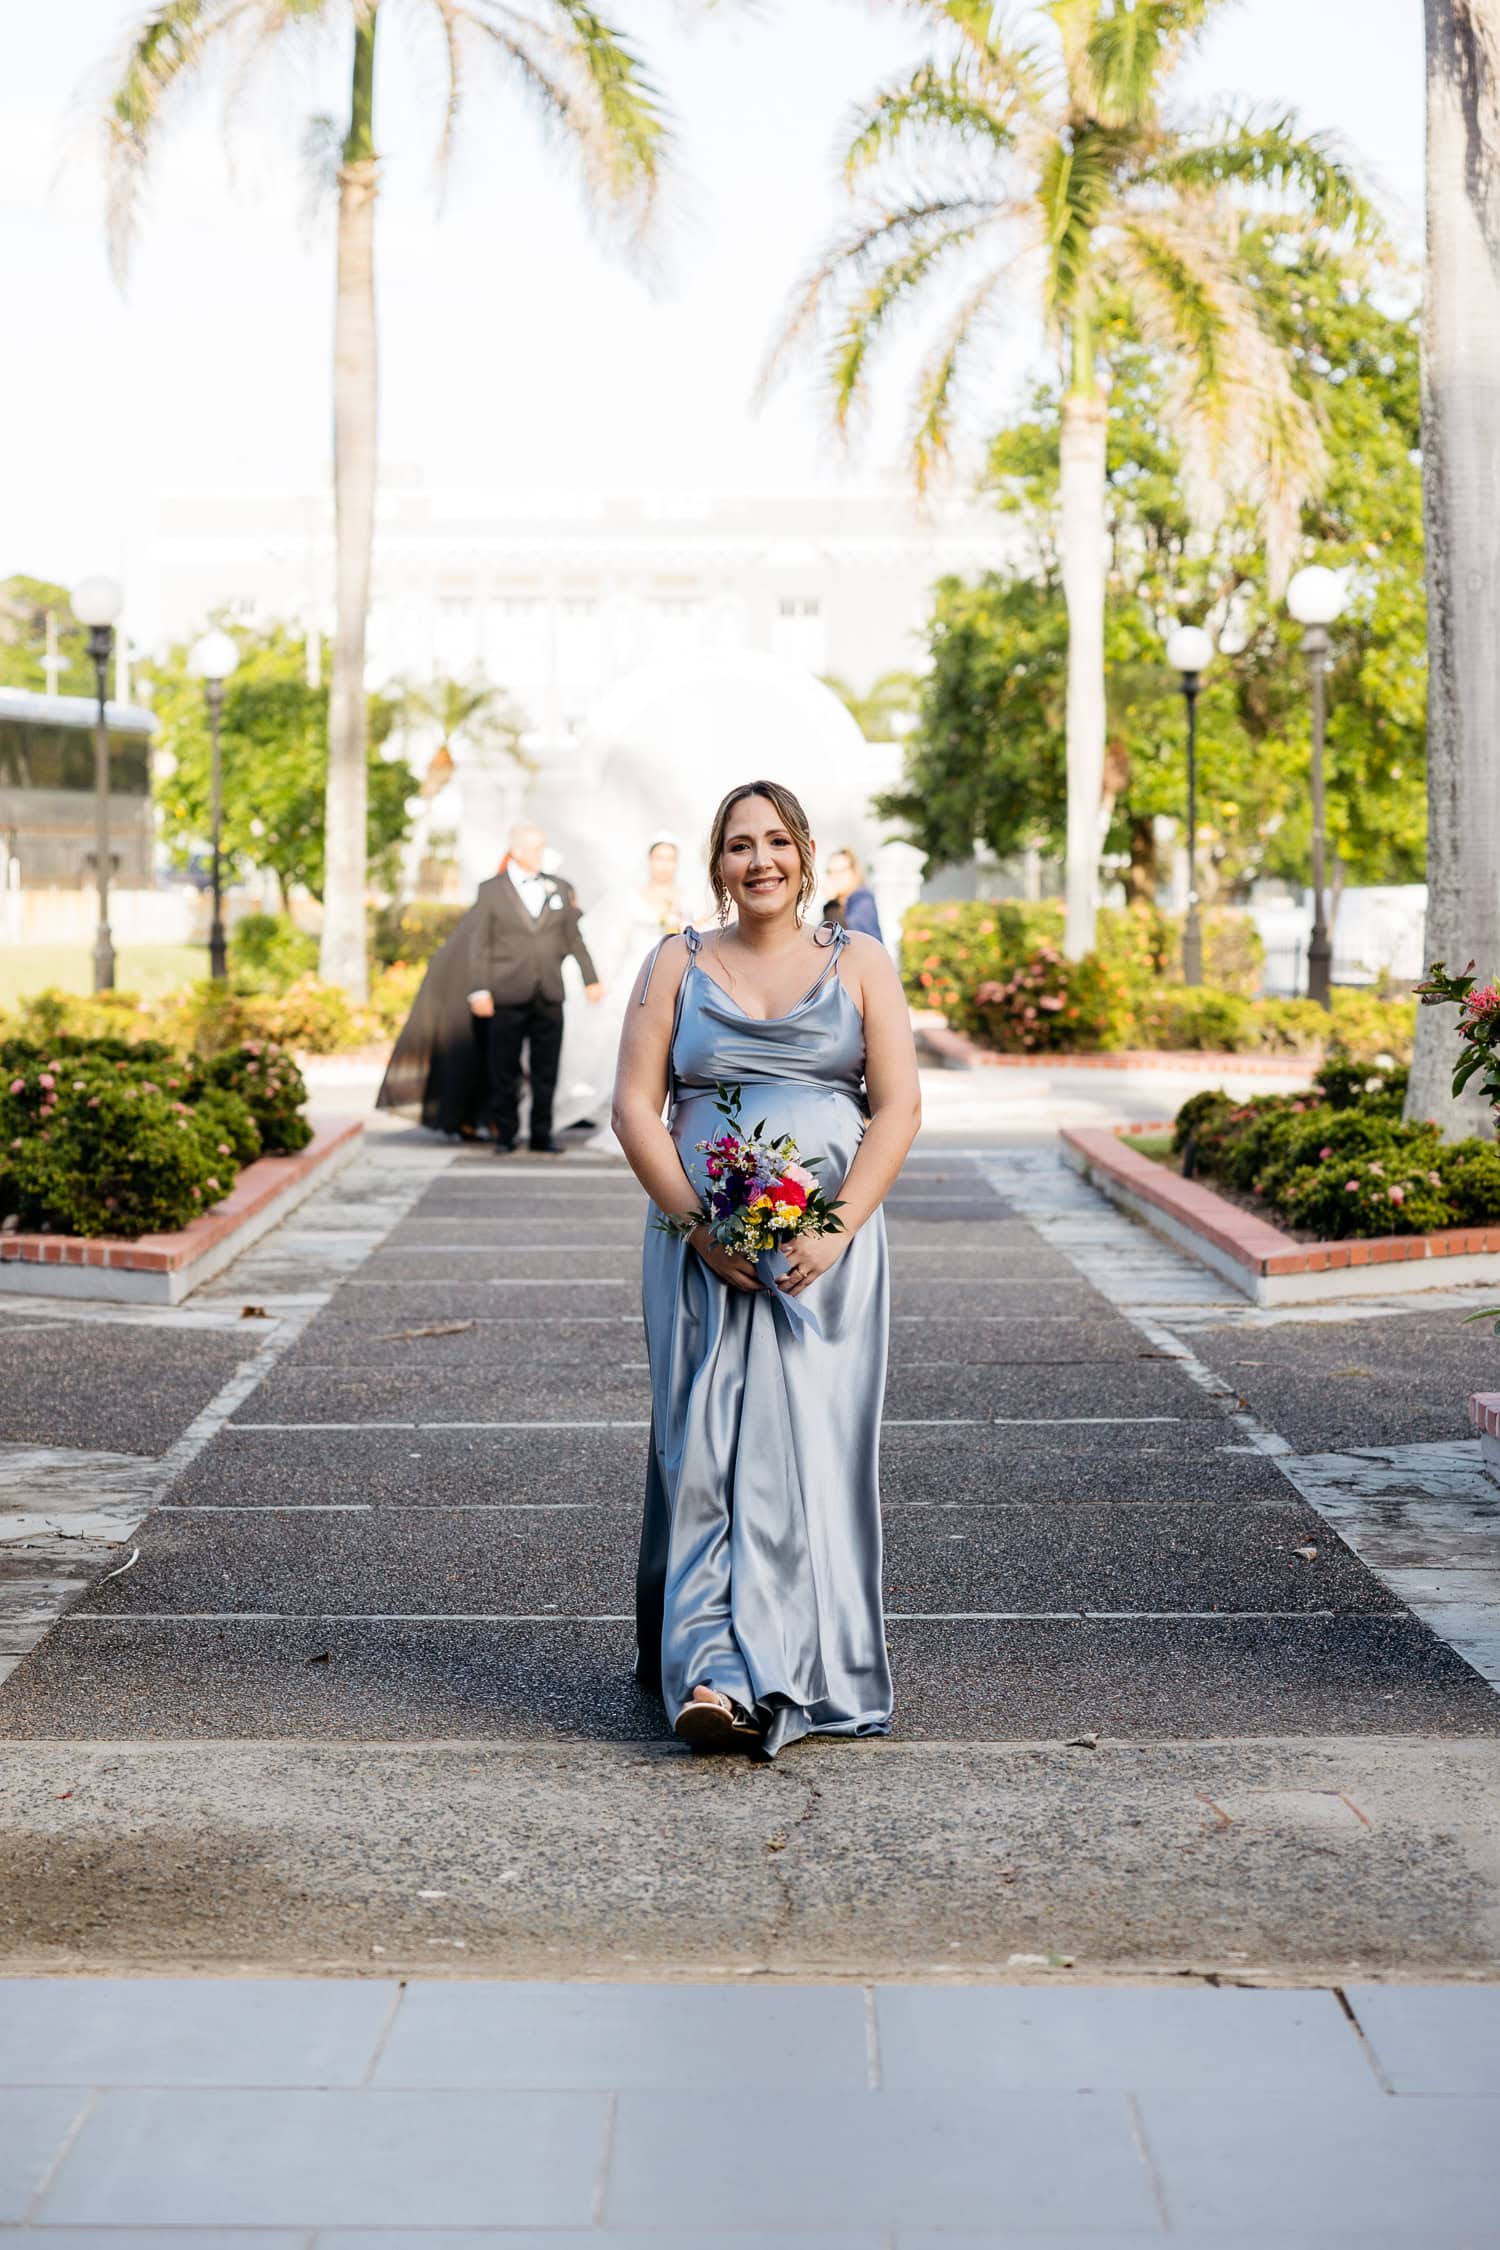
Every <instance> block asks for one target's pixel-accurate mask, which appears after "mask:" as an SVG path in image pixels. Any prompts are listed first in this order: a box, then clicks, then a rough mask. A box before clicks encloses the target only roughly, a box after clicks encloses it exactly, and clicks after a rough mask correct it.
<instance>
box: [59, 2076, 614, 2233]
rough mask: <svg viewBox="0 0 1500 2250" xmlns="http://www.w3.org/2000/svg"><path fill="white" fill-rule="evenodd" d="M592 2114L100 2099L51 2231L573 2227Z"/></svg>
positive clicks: (403, 2102)
mask: <svg viewBox="0 0 1500 2250" xmlns="http://www.w3.org/2000/svg"><path fill="white" fill-rule="evenodd" d="M607 2113H608V2102H607V2100H606V2098H605V2097H604V2096H603V2095H602V2094H589V2093H485V2094H477V2093H454V2094H427V2093H399V2094H375V2093H342V2092H340V2093H269V2092H255V2093H226V2092H220V2091H214V2090H209V2091H200V2092H187V2091H175V2092H150V2093H147V2092H140V2091H129V2090H127V2091H122V2092H118V2093H116V2092H110V2093H106V2094H104V2095H102V2096H101V2097H100V2100H99V2102H98V2104H97V2106H96V2107H95V2108H94V2109H93V2110H92V2111H91V2112H90V2114H89V2116H88V2117H87V2118H86V2119H85V2121H84V2124H83V2127H82V2129H81V2130H80V2132H79V2134H78V2137H77V2139H76V2140H75V2141H74V2142H73V2145H72V2147H71V2148H70V2149H69V2151H68V2153H67V2155H66V2157H65V2158H64V2160H63V2162H62V2164H61V2166H60V2167H59V2170H58V2173H57V2177H56V2179H55V2180H54V2181H53V2182H52V2184H51V2186H50V2187H49V2189H48V2191H47V2194H46V2196H45V2197H44V2199H43V2201H42V2204H41V2206H40V2216H41V2217H42V2219H43V2220H44V2221H45V2223H46V2225H47V2226H48V2227H51V2226H54V2225H56V2226H63V2225H72V2226H96V2227H97V2226H106V2225H112V2226H145V2227H149V2226H157V2227H163V2228H165V2227H184V2226H225V2225H233V2226H241V2227H255V2226H259V2227H286V2226H304V2227H315V2226H365V2227H369V2226H387V2227H396V2226H413V2225H423V2226H458V2227H462V2226H470V2227H473V2226H496V2225H500V2226H507V2225H508V2226H532V2227H538V2226H542V2227H545V2226H573V2227H580V2226H587V2225H588V2223H589V2220H590V2218H591V2216H592V2211H593V2203H594V2195H595V2189H596V2183H597V2179H598V2173H599V2165H600V2160H601V2157H602V2154H603V2149H604V2133H605V2120H606V2116H607Z"/></svg>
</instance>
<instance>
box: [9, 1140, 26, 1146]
mask: <svg viewBox="0 0 1500 2250" xmlns="http://www.w3.org/2000/svg"><path fill="white" fill-rule="evenodd" d="M10 1145H11V1147H12V1148H21V1147H23V1146H24V1143H23V1142H21V1141H12V1142H11V1144H10Z"/></svg>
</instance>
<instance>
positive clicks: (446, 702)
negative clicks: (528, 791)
mask: <svg viewBox="0 0 1500 2250" xmlns="http://www.w3.org/2000/svg"><path fill="white" fill-rule="evenodd" d="M397 714H398V721H399V724H400V725H401V726H403V727H423V728H432V727H436V729H437V731H438V735H439V742H438V747H437V749H436V750H435V751H434V753H433V756H434V757H435V758H438V759H443V758H446V759H447V760H448V761H449V763H450V764H451V761H452V756H453V745H454V743H455V742H461V743H465V744H467V745H468V746H469V747H470V748H472V749H475V750H480V751H498V752H499V753H500V754H501V755H502V756H504V757H507V758H512V759H514V761H515V763H516V764H517V765H518V766H521V767H524V768H525V769H526V771H528V772H530V771H531V769H532V765H533V761H532V759H530V758H529V757H528V756H527V754H526V752H525V751H524V750H523V749H522V748H521V736H522V735H523V734H524V732H525V730H526V718H525V714H524V712H523V711H522V710H521V707H520V705H519V704H518V703H517V702H516V701H515V699H514V697H513V696H512V695H511V693H510V691H509V689H508V688H503V687H497V686H496V685H495V683H494V682H493V681H492V680H486V679H483V678H475V679H469V680H455V679H452V678H450V677H449V676H448V675H447V674H443V675H442V676H441V677H440V678H438V679H435V680H413V681H408V682H407V683H406V685H405V686H404V687H403V688H402V689H401V691H400V695H399V697H398V700H397Z"/></svg>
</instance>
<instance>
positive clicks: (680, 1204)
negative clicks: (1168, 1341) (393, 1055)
mask: <svg viewBox="0 0 1500 2250" xmlns="http://www.w3.org/2000/svg"><path fill="white" fill-rule="evenodd" d="M816 852H817V847H816V844H815V842H814V839H813V837H812V835H811V832H810V830H809V827H808V822H807V817H806V815H805V814H804V812H803V810H802V807H801V805H800V804H799V803H798V801H797V799H796V797H795V796H794V795H793V794H792V792H791V791H790V790H789V789H786V788H785V787H783V786H782V785H781V784H780V783H777V782H771V781H753V782H747V783H744V784H742V785H741V786H740V787H739V788H737V789H734V790H731V791H730V793H729V794H728V796H726V797H725V799H724V801H723V803H722V804H721V806H720V807H719V810H718V813H717V815H716V816H715V820H714V824H713V829H712V833H711V836H710V840H709V873H710V879H711V881H712V884H713V890H714V897H715V899H716V901H717V904H718V909H719V921H720V928H719V929H718V931H717V932H715V933H713V934H712V935H711V936H709V937H707V938H705V937H703V936H701V935H700V934H699V932H698V931H696V930H693V929H688V930H684V931H683V932H682V933H681V935H680V936H674V937H667V938H663V940H662V941H661V943H660V945H658V946H657V947H656V948H655V950H654V951H653V953H652V954H651V955H650V956H649V958H648V959H647V961H646V962H645V963H644V964H643V966H642V969H641V973H640V976H639V978H638V979H637V982H636V989H635V994H634V996H633V997H634V1000H635V1003H636V1004H635V1005H633V1006H632V1007H631V1009H630V1010H629V1012H628V1016H627V1021H626V1027H625V1034H624V1038H623V1039H622V1041H621V1047H620V1067H619V1075H618V1078H617V1080H616V1087H615V1106H614V1127H615V1131H616V1133H617V1135H618V1136H619V1140H620V1143H621V1145H622V1147H623V1148H624V1150H625V1154H626V1156H627V1157H628V1158H629V1160H630V1164H631V1166H632V1169H633V1170H634V1172H635V1174H636V1177H637V1178H638V1179H639V1180H640V1182H641V1184H642V1186H643V1187H644V1188H645V1190H646V1192H647V1194H648V1195H649V1196H650V1197H651V1200H652V1203H653V1205H654V1207H655V1209H654V1211H653V1214H652V1221H651V1223H650V1224H648V1227H647V1231H646V1245H645V1262H644V1275H643V1293H644V1309H645V1320H646V1342H647V1350H648V1353H649V1356H650V1361H651V1392H652V1409H651V1410H652V1429H651V1451H650V1458H649V1461H648V1464H647V1482H646V1512H645V1521H644V1524H643V1526H642V1532H641V1552H640V1568H639V1575H638V1580H637V1638H638V1655H637V1663H636V1669H637V1676H638V1677H639V1678H640V1679H641V1680H643V1681H645V1682H647V1683H648V1684H650V1685H653V1686H657V1687H659V1688H660V1690H661V1693H662V1697H663V1700H664V1701H665V1703H666V1706H667V1709H668V1712H669V1713H670V1714H671V1717H672V1721H673V1725H674V1727H675V1729H676V1732H677V1733H678V1734H679V1735H680V1736H681V1737H682V1738H683V1739H684V1740H686V1741H689V1742H692V1743H694V1744H695V1745H699V1746H705V1747H712V1746H718V1745H720V1744H728V1745H732V1746H739V1747H743V1748H748V1749H751V1750H755V1751H758V1752H760V1753H761V1754H762V1755H765V1756H774V1754H775V1753H776V1751H777V1750H779V1749H781V1748H782V1747H783V1746H784V1745H785V1744H786V1743H788V1742H794V1741H796V1740H797V1738H798V1737H799V1736H800V1735H804V1734H808V1733H827V1734H884V1733H886V1732H888V1730H889V1727H890V1720H891V1682H890V1673H889V1669H888V1666H887V1661H886V1649H885V1630H884V1621H883V1617H882V1611H881V1593H880V1495H879V1485H878V1472H877V1453H878V1446H879V1436H880V1406H881V1397H882V1393H883V1391H884V1387H885V1358H886V1329H887V1311H888V1291H887V1279H886V1246H885V1227H884V1221H883V1219H882V1216H881V1205H882V1203H883V1201H884V1198H885V1196H886V1194H887V1192H888V1191H889V1189H890V1187H891V1184H892V1182H893V1181H894V1180H895V1178H896V1175H897V1173H898V1172H899V1171H900V1169H901V1165H902V1163H903V1162H904V1160H905V1157H906V1152H907V1150H908V1149H909V1148H910V1146H911V1143H912V1140H913V1139H914V1137H915V1135H916V1131H917V1126H918V1124H919V1122H920V1116H921V1110H920V1100H919V1095H918V1088H917V1067H916V1055H915V1051H914V1048H913V1044H912V1035H911V1024H910V1019H909V1017H908V1014H907V1010H906V1003H905V1000H904V997H903V995H902V992H901V986H900V982H899V979H898V978H897V975H896V972H895V969H894V968H893V967H892V964H891V962H890V959H889V957H888V956H887V955H886V953H885V951H884V950H883V948H882V947H881V946H879V945H878V944H877V943H876V942H875V941H874V939H872V938H866V937H851V936H850V935H849V933H848V932H847V931H845V930H844V929H842V928H841V927H839V926H838V925H836V924H835V925H831V926H830V925H827V924H819V925H817V926H816V927H815V928H808V927H806V926H805V919H804V918H805V915H806V911H807V905H808V901H809V900H810V898H811V897H812V892H813V885H814V881H815V868H816ZM731 913H732V914H733V920H731V919H730V916H731ZM727 1084H733V1085H736V1086H739V1087H742V1088H743V1089H744V1090H745V1095H746V1100H747V1103H748V1104H749V1111H748V1112H747V1113H753V1114H757V1115H763V1116H764V1119H765V1129H766V1136H767V1138H768V1139H772V1140H775V1139H779V1138H780V1137H781V1136H783V1135H786V1136H790V1138H791V1139H792V1140H793V1141H794V1142H795V1144H796V1148H797V1153H798V1156H799V1157H800V1159H801V1160H802V1162H803V1163H804V1164H806V1165H808V1166H809V1167H810V1168H811V1169H812V1171H813V1174H814V1176H815V1178H816V1181H817V1185H818V1187H819V1188H820V1189H821V1191H822V1193H823V1195H824V1196H826V1197H827V1198H828V1200H829V1201H830V1202H833V1201H835V1200H837V1202H838V1204H839V1212H838V1216H839V1218H840V1220H841V1221H842V1226H841V1228H840V1229H839V1230H837V1231H829V1232H826V1233H821V1234H813V1235H803V1236H798V1237H797V1238H796V1239H795V1241H794V1243H793V1246H792V1248H791V1250H790V1252H789V1254H788V1261H789V1262H788V1270H787V1272H786V1273H785V1275H784V1276H783V1278H782V1279H781V1280H780V1281H779V1282H778V1283H777V1284H776V1285H775V1286H767V1285H766V1284H765V1283H764V1282H763V1281H762V1279H761V1278H760V1276H759V1274H758V1273H757V1270H756V1266H755V1265H754V1264H753V1263H752V1262H751V1261H750V1259H749V1258H747V1257H745V1256H740V1255H735V1254H733V1253H731V1252H729V1251H727V1250H725V1249H724V1248H723V1247H721V1246H720V1245H719V1244H718V1243H716V1242H714V1241H713V1240H712V1239H711V1238H710V1236H709V1233H708V1230H707V1227H706V1226H703V1225H699V1226H696V1227H690V1225H689V1223H688V1222H689V1221H690V1219H691V1217H692V1216H693V1215H695V1214H696V1213H698V1212H699V1211H700V1210H701V1209H702V1208H703V1207H704V1205H705V1201H706V1198H707V1195H708V1192H709V1188H710V1180H709V1161H708V1153H707V1144H708V1142H709V1141H710V1140H711V1139H712V1138H713V1136H714V1135H715V1134H717V1133H719V1132H720V1131H721V1128H722V1118H721V1115H720V1110H719V1104H720V1101H721V1098H722V1097H721V1091H720V1090H721V1088H723V1087H724V1086H725V1085H727ZM668 1102H670V1111H669V1116H668V1121H667V1123H666V1124H663V1122H662V1110H663V1106H664V1105H665V1104H667V1103H668ZM662 1219H666V1220H669V1221H672V1220H675V1221H677V1222H679V1224H678V1227H677V1228H676V1229H675V1230H674V1229H672V1228H664V1227H663V1226H662V1225H661V1224H660V1221H661V1220H662ZM788 1299H797V1300H799V1302H798V1303H797V1305H796V1307H795V1309H794V1308H793V1306H792V1305H791V1304H790V1303H788V1302H787V1300H788ZM804 1314H805V1315H809V1316H811V1317H807V1318H805V1317H802V1316H803V1315H804Z"/></svg>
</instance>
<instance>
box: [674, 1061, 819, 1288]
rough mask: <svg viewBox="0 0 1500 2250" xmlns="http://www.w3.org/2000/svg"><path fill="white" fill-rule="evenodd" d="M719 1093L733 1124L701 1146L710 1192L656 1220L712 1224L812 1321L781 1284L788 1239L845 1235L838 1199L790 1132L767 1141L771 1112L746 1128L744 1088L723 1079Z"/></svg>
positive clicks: (717, 1235)
mask: <svg viewBox="0 0 1500 2250" xmlns="http://www.w3.org/2000/svg"><path fill="white" fill-rule="evenodd" d="M714 1091H715V1093H716V1094H717V1095H718V1100H717V1101H716V1102H715V1104H714V1107H715V1108H716V1109H717V1110H718V1112H719V1114H720V1116H721V1117H723V1118H724V1119H725V1120H726V1123H727V1126H728V1130H727V1131H726V1132H723V1133H720V1134H718V1135H716V1136H715V1138H714V1139H712V1140H707V1141H699V1143H698V1144H697V1145H698V1153H699V1155H700V1156H701V1157H702V1158H703V1160H704V1169H705V1171H706V1172H707V1174H708V1193H707V1195H706V1197H705V1199H704V1201H703V1202H702V1204H700V1206H699V1208H698V1209H697V1210H696V1211H683V1212H676V1213H673V1214H672V1215H670V1216H668V1217H663V1218H660V1219H658V1220H657V1222H656V1223H657V1225H658V1226H659V1227H661V1228H662V1229H663V1230H664V1231H665V1232H666V1233H668V1234H675V1235H682V1236H687V1235H690V1234H694V1233H696V1231H697V1229H698V1228H699V1227H700V1226H701V1227H706V1228H707V1229H708V1234H709V1239H710V1240H711V1241H713V1242H716V1243H718V1245H719V1246H720V1248H721V1249H724V1250H728V1251H730V1252H734V1253H738V1255H740V1256H741V1257H745V1258H752V1259H754V1261H755V1265H756V1270H757V1272H758V1273H759V1275H760V1279H761V1281H762V1282H763V1283H764V1284H765V1286H766V1287H767V1288H769V1289H772V1290H773V1291H774V1293H775V1296H776V1299H777V1302H778V1303H779V1304H782V1305H784V1306H786V1308H787V1310H788V1311H789V1312H792V1313H793V1314H794V1317H795V1315H798V1314H800V1315H802V1316H803V1317H804V1318H806V1319H807V1320H809V1321H811V1315H810V1314H808V1313H807V1310H806V1307H805V1306H801V1305H799V1304H797V1302H796V1300H795V1299H792V1298H788V1297H787V1296H786V1294H785V1292H784V1291H783V1290H780V1289H777V1288H776V1286H775V1285H776V1283H777V1281H778V1280H779V1279H780V1278H781V1275H782V1273H783V1272H784V1271H785V1268H786V1259H785V1251H786V1245H787V1244H788V1243H789V1242H791V1241H793V1240H795V1238H796V1237H797V1236H798V1235H803V1234H839V1233H842V1231H843V1225H844V1222H843V1220H842V1219H841V1218H840V1217H839V1215H838V1213H839V1204H838V1202H837V1200H834V1201H830V1200H829V1198H828V1197H827V1196H826V1195H825V1194H824V1193H823V1190H822V1188H821V1187H820V1186H819V1185H818V1181H817V1177H816V1174H815V1171H814V1169H813V1167H814V1166H815V1165H816V1164H817V1163H818V1162H819V1161H820V1160H819V1159H818V1158H817V1157H811V1158H809V1159H808V1160H807V1161H806V1162H803V1161H802V1160H801V1159H800V1158H799V1157H798V1154H797V1143H796V1141H795V1140H794V1139H793V1138H792V1136H791V1134H790V1133H782V1134H780V1135H779V1136H777V1137H776V1138H775V1139H769V1140H768V1139H767V1138H766V1120H765V1119H764V1118H762V1119H761V1121H760V1123H759V1124H758V1125H756V1126H754V1127H752V1128H751V1130H750V1131H749V1132H746V1130H745V1127H744V1123H743V1120H742V1117H741V1114H740V1113H741V1108H742V1105H743V1100H744V1089H743V1087H740V1086H724V1085H720V1086H716V1087H715V1088H714ZM812 1325H813V1326H816V1323H815V1322H812Z"/></svg>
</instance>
